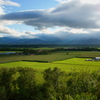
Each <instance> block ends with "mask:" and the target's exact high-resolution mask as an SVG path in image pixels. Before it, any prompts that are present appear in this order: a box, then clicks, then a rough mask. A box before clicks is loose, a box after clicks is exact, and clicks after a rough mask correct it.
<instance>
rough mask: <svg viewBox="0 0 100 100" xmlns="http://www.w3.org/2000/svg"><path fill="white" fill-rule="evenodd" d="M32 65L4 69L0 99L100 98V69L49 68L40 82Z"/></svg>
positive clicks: (73, 99)
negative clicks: (67, 69) (68, 69)
mask: <svg viewBox="0 0 100 100" xmlns="http://www.w3.org/2000/svg"><path fill="white" fill-rule="evenodd" d="M35 72H36V71H35V70H34V69H32V68H29V67H16V68H1V69H0V100H100V70H97V71H92V72H91V71H90V70H78V71H77V70H75V69H73V70H72V71H71V72H67V73H66V72H64V71H61V70H60V69H59V68H57V67H55V68H53V69H52V68H48V69H45V70H44V71H43V73H42V74H43V78H44V81H43V82H42V83H38V82H37V79H36V77H35Z"/></svg>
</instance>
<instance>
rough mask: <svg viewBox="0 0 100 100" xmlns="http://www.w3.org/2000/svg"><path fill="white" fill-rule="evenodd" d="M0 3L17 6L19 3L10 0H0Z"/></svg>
mask: <svg viewBox="0 0 100 100" xmlns="http://www.w3.org/2000/svg"><path fill="white" fill-rule="evenodd" d="M0 5H9V6H17V7H19V6H20V4H18V3H16V2H12V1H10V0H0Z"/></svg>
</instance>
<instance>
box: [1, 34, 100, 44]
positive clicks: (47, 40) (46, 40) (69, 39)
mask: <svg viewBox="0 0 100 100" xmlns="http://www.w3.org/2000/svg"><path fill="white" fill-rule="evenodd" d="M0 44H100V39H99V37H96V36H95V37H94V36H89V35H79V34H73V35H72V34H71V35H66V36H65V37H64V38H62V37H61V36H59V37H57V36H55V35H45V34H41V35H39V36H38V38H17V37H1V38H0Z"/></svg>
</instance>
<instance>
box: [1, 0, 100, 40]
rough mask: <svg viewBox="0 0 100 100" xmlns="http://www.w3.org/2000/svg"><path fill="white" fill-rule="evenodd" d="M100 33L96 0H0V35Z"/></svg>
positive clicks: (98, 1)
mask: <svg viewBox="0 0 100 100" xmlns="http://www.w3.org/2000/svg"><path fill="white" fill-rule="evenodd" d="M41 34H46V35H50V34H53V35H55V36H57V37H59V38H62V39H63V38H65V36H68V35H73V36H75V34H80V35H83V34H85V35H86V36H87V34H90V35H91V36H93V37H95V36H97V37H98V36H100V35H99V34H100V0H0V37H18V38H36V37H38V36H40V35H41Z"/></svg>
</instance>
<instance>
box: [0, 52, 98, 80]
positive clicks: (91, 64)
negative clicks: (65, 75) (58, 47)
mask: <svg viewBox="0 0 100 100" xmlns="http://www.w3.org/2000/svg"><path fill="white" fill-rule="evenodd" d="M67 53H68V55H67ZM98 56H100V52H88V51H85V52H83V51H60V52H55V53H52V54H49V55H32V56H30V55H0V63H1V64H0V67H32V68H34V69H35V70H36V77H37V79H39V80H41V79H42V72H43V70H45V69H47V68H49V67H51V68H54V67H58V68H60V69H61V70H62V71H66V72H69V71H71V70H73V69H77V70H79V69H90V70H97V69H99V68H100V61H85V60H86V59H91V58H92V57H98ZM88 57H91V58H88ZM38 61H47V62H48V63H44V62H38Z"/></svg>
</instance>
